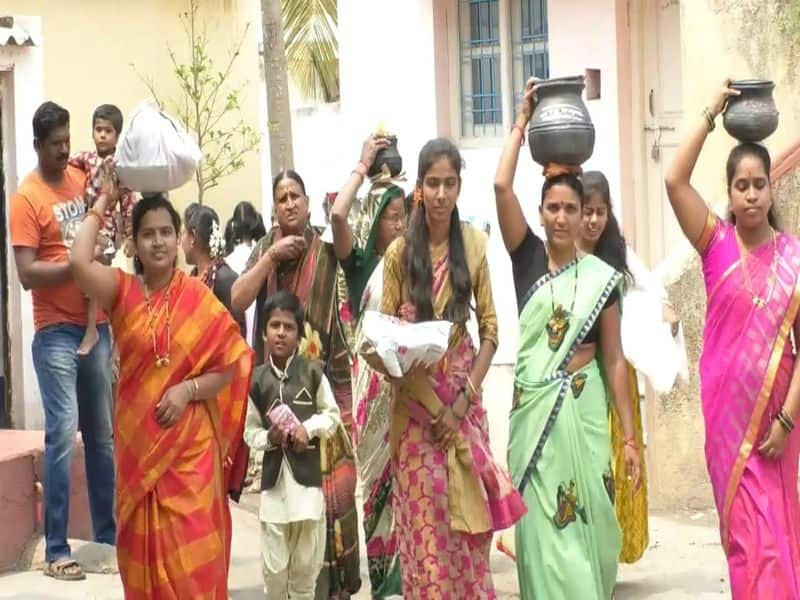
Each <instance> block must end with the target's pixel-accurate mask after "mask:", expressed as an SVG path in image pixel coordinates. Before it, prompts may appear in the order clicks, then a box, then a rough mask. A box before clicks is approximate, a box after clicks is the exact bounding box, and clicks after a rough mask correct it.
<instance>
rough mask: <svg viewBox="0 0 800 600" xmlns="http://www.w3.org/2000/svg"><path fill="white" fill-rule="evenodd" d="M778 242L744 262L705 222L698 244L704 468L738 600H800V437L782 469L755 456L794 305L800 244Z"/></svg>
mask: <svg viewBox="0 0 800 600" xmlns="http://www.w3.org/2000/svg"><path fill="white" fill-rule="evenodd" d="M775 240H776V241H775V245H774V246H773V243H772V242H771V241H768V242H767V243H765V244H763V245H762V246H760V247H758V248H757V249H755V250H754V251H753V252H752V253H751V254H749V255H748V256H747V257H746V262H745V263H743V262H742V260H741V258H740V254H739V249H738V244H737V241H736V234H735V230H734V226H733V225H731V224H730V223H727V222H724V221H721V220H718V219H716V217H714V216H712V215H710V216H709V222H708V224H707V226H706V231H705V233H704V235H703V238H702V239H701V240H700V242H699V243H698V249H699V250H700V252H701V257H702V262H703V274H704V277H705V283H706V293H707V296H708V301H707V309H706V325H705V332H704V337H703V353H702V356H701V357H700V381H701V397H702V404H703V415H704V418H705V429H706V464H707V466H708V472H709V475H710V477H711V484H712V486H713V489H714V500H715V502H716V506H717V512H718V514H719V520H720V535H721V540H722V545H723V548H724V549H725V552H726V555H727V558H728V568H729V571H730V578H731V591H732V595H733V598H734V600H756V599H761V598H781V599H782V600H799V599H800V539H799V538H798V534H799V533H800V532H798V527H800V502H798V490H797V479H798V477H797V475H798V455H799V454H800V434H798V433H797V432H795V433H793V434H792V435H791V436H790V438H789V443H788V445H787V448H786V451H785V452H784V454H783V456H782V457H780V458H779V459H778V460H772V459H769V458H766V457H763V456H762V455H761V454H760V453H759V452H758V450H757V448H758V446H759V444H760V443H761V441H762V440H763V439H764V437H765V436H766V434H767V432H768V431H769V427H770V425H771V423H772V421H773V419H774V418H775V415H776V414H777V412H778V411H779V410H780V409H781V407H782V406H783V404H784V402H785V400H786V394H787V392H788V388H789V382H790V380H791V377H792V372H793V369H794V361H795V357H794V354H793V349H792V343H791V340H790V333H791V330H792V327H793V325H794V322H795V318H796V316H797V311H798V307H799V306H800V282H799V281H798V271H800V242H799V241H798V240H797V239H796V238H794V237H793V236H791V235H789V234H786V233H778V234H776V238H775ZM773 248H774V250H773ZM775 252H777V257H775ZM773 261H776V262H774V263H773ZM743 264H746V267H747V273H748V274H749V276H750V277H749V280H750V285H751V289H752V292H753V294H755V295H757V296H759V297H761V298H763V299H765V300H767V302H766V304H765V306H763V307H757V306H756V305H755V304H754V302H753V298H752V296H751V294H750V292H749V291H748V288H747V283H746V279H745V274H744V271H743ZM773 264H774V265H775V267H773ZM773 269H774V270H775V273H776V275H775V277H774V285H773V284H772V281H773V276H772V272H773ZM770 290H771V291H770Z"/></svg>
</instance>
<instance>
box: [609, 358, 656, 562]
mask: <svg viewBox="0 0 800 600" xmlns="http://www.w3.org/2000/svg"><path fill="white" fill-rule="evenodd" d="M628 393H629V394H630V397H631V401H632V402H633V407H632V408H633V410H632V413H633V428H634V432H635V437H636V445H637V446H638V447H639V448H644V439H643V438H644V435H643V431H642V409H641V402H640V400H639V385H638V383H637V380H636V370H635V369H634V368H633V367H632V366H631V365H630V364H628ZM608 418H609V425H610V427H611V448H612V457H613V462H612V467H613V471H614V489H615V490H616V493H615V498H614V508H615V510H616V513H617V522H618V523H619V527H620V529H621V530H622V550H621V551H620V553H619V561H620V562H623V563H635V562H636V561H638V560H639V559H640V558H642V555H643V554H644V551H645V550H647V545H648V543H649V534H648V529H647V471H646V468H645V461H644V457H642V486H641V487H640V488H639V491H637V492H636V493H634V490H633V482H632V481H629V480H628V477H627V472H626V469H627V467H626V465H625V454H624V452H623V450H624V448H625V436H624V434H623V432H622V424H621V423H620V420H619V415H617V411H615V410H614V409H613V408H611V410H609V413H608Z"/></svg>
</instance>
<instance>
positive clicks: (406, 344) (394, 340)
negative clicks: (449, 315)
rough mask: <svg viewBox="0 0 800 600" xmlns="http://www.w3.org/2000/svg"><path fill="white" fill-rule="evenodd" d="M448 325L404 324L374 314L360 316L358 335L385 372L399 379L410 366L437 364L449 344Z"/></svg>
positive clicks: (374, 312) (442, 322)
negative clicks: (371, 349) (372, 350)
mask: <svg viewBox="0 0 800 600" xmlns="http://www.w3.org/2000/svg"><path fill="white" fill-rule="evenodd" d="M451 327H452V324H451V323H450V322H449V321H423V322H422V323H407V322H405V321H401V320H400V319H398V318H396V317H391V316H389V315H384V314H381V313H379V312H376V311H374V310H368V311H366V312H365V313H364V322H363V324H362V328H361V332H362V333H363V335H364V337H365V338H366V340H367V342H369V344H370V345H371V346H372V348H374V350H375V352H376V354H377V355H378V356H379V357H380V359H381V360H382V361H383V366H384V367H385V368H386V372H387V373H388V374H389V375H391V376H392V377H402V376H403V375H404V374H405V373H407V372H408V371H409V369H411V367H412V366H413V365H414V363H418V364H420V365H424V366H430V365H432V364H435V363H437V362H439V360H440V359H441V358H442V356H444V353H445V352H446V351H447V347H448V344H449V341H450V329H451Z"/></svg>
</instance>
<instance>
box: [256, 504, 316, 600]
mask: <svg viewBox="0 0 800 600" xmlns="http://www.w3.org/2000/svg"><path fill="white" fill-rule="evenodd" d="M261 560H262V565H261V566H262V571H263V573H264V583H265V584H266V586H267V600H287V598H288V599H290V600H313V598H314V591H315V589H316V585H317V576H318V575H319V572H320V570H322V564H323V562H324V560H325V519H319V520H315V521H295V522H294V523H264V522H263V521H262V522H261Z"/></svg>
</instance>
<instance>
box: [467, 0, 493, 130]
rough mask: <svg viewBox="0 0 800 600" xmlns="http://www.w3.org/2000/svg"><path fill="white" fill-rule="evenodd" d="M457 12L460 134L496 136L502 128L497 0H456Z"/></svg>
mask: <svg viewBox="0 0 800 600" xmlns="http://www.w3.org/2000/svg"><path fill="white" fill-rule="evenodd" d="M458 12H459V39H460V41H461V43H460V54H461V57H460V60H461V135H462V136H465V137H480V136H482V135H497V134H498V133H499V132H500V130H501V129H502V126H503V107H502V95H501V92H500V67H501V65H500V6H499V0H459V11H458Z"/></svg>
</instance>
